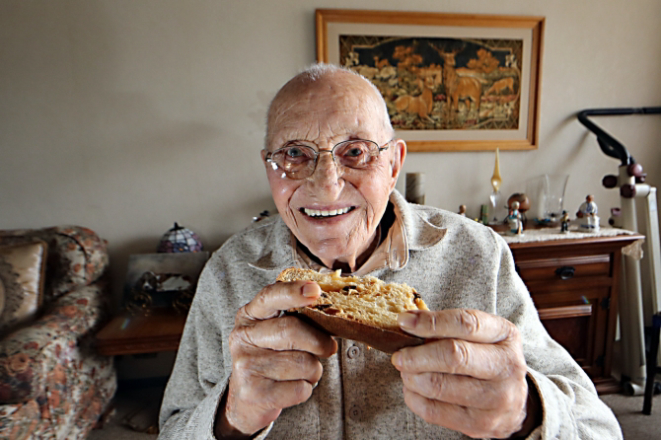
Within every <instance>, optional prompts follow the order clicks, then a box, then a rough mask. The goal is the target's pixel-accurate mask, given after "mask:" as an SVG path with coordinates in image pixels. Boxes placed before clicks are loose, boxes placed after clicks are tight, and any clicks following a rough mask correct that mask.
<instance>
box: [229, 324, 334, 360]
mask: <svg viewBox="0 0 661 440" xmlns="http://www.w3.org/2000/svg"><path fill="white" fill-rule="evenodd" d="M230 339H231V340H232V341H231V345H232V346H234V342H235V341H233V340H234V339H240V340H241V341H242V342H244V343H246V344H248V345H251V346H255V347H260V348H265V349H270V350H275V351H283V350H302V351H307V352H310V353H312V354H315V355H317V356H319V357H324V358H326V357H330V356H332V355H333V354H335V352H337V342H335V340H334V339H333V338H331V337H330V336H329V335H328V334H327V333H325V332H323V331H321V330H318V329H316V328H314V327H312V326H310V325H308V324H306V323H304V322H303V321H301V320H300V319H299V318H297V317H296V316H283V317H282V318H278V319H268V320H265V321H260V322H257V323H255V324H254V325H250V326H244V327H238V328H236V329H235V331H234V332H233V333H232V334H231V335H230Z"/></svg>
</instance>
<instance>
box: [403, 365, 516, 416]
mask: <svg viewBox="0 0 661 440" xmlns="http://www.w3.org/2000/svg"><path fill="white" fill-rule="evenodd" d="M401 376H402V382H403V383H404V386H405V387H406V388H407V389H408V390H409V391H413V392H415V393H417V394H419V395H421V396H422V397H426V398H427V399H431V400H438V401H442V402H445V403H450V404H453V405H460V406H465V407H472V408H479V409H485V410H487V409H492V408H517V407H519V406H521V405H522V404H523V403H524V399H523V397H522V396H527V393H528V388H527V384H526V382H525V381H524V382H522V383H521V387H522V388H524V389H523V390H521V389H514V388H512V387H511V385H510V384H508V383H507V382H505V381H484V380H480V379H474V378H472V377H468V376H457V375H450V374H443V373H420V374H415V373H402V375H401ZM521 387H519V388H521Z"/></svg>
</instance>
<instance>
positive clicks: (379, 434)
mask: <svg viewBox="0 0 661 440" xmlns="http://www.w3.org/2000/svg"><path fill="white" fill-rule="evenodd" d="M267 124H268V125H267V136H266V145H265V148H264V150H263V151H262V153H261V155H262V160H263V162H264V165H265V168H266V174H267V177H268V181H269V184H270V187H271V193H272V195H273V199H274V200H275V203H276V206H277V208H278V212H279V214H280V215H279V216H276V217H272V218H269V219H266V220H262V221H261V222H259V223H257V224H255V225H253V226H252V227H250V228H248V229H247V230H245V231H243V232H241V233H239V234H237V235H235V236H234V237H232V238H230V239H229V240H228V241H227V242H226V243H225V244H224V245H223V246H222V247H221V249H220V250H219V251H218V252H216V253H214V255H213V257H212V258H211V259H210V260H209V262H208V264H207V265H206V267H205V269H204V271H203V273H202V275H201V277H200V281H199V283H198V290H197V293H196V296H195V299H194V301H193V304H192V307H191V310H190V313H189V316H188V321H187V323H186V328H185V330H184V334H183V337H182V341H181V344H180V349H179V353H178V355H177V361H176V364H175V368H174V371H173V373H172V376H171V378H170V382H169V383H168V387H167V389H166V394H165V397H164V400H163V405H162V408H161V420H160V422H161V438H172V439H183V438H196V439H197V438H204V439H207V438H266V437H268V438H283V439H285V438H287V439H289V438H322V439H343V438H347V439H361V438H378V439H391V438H397V439H406V438H411V439H413V438H439V439H440V438H443V439H445V438H448V439H450V438H452V439H454V438H464V437H465V436H469V437H474V438H475V437H480V438H483V437H487V438H523V437H529V438H549V439H550V438H562V439H569V438H581V439H588V438H591V439H618V438H621V432H620V429H619V426H618V424H617V421H616V420H615V417H614V416H613V414H612V413H611V412H610V410H609V409H608V408H607V407H606V406H605V405H604V404H603V403H602V402H601V401H600V400H599V398H598V397H597V395H596V392H595V390H594V387H593V385H592V383H591V382H590V380H589V378H588V377H587V376H586V375H585V373H584V372H583V371H582V370H581V368H580V367H579V366H578V365H577V364H576V363H575V362H574V361H573V360H572V359H571V357H570V356H569V355H568V354H567V352H566V351H564V349H562V348H561V347H560V346H559V345H558V344H556V343H555V342H554V341H553V340H551V339H550V338H549V336H548V334H547V333H546V331H545V330H544V328H543V327H542V325H541V323H540V321H539V318H538V316H537V313H536V311H535V308H534V306H533V304H532V301H531V299H530V295H529V294H528V292H527V290H526V288H525V286H524V284H523V282H522V281H521V279H520V278H519V277H518V275H517V274H516V272H515V270H514V263H513V260H512V256H511V254H510V252H509V249H508V247H507V245H506V244H505V242H504V241H503V240H502V239H501V238H500V237H499V236H498V235H497V234H495V233H494V232H493V231H491V230H490V229H489V228H486V227H483V226H481V225H479V224H477V223H475V222H472V221H471V220H467V219H466V218H465V217H463V216H459V215H456V214H453V213H450V212H446V211H442V210H440V209H436V208H433V207H428V206H420V205H412V204H409V203H407V202H406V201H405V200H404V199H403V197H402V196H401V195H400V194H399V193H398V192H397V191H395V190H394V188H395V184H396V182H397V177H398V175H399V173H400V171H401V167H402V164H403V162H404V159H405V157H406V144H405V142H404V141H402V140H401V139H397V138H396V137H395V135H394V131H393V129H392V127H391V125H390V121H389V119H388V113H387V108H386V105H385V102H384V101H383V99H382V98H381V95H380V94H379V92H378V90H376V89H375V88H374V86H373V85H372V84H371V83H370V82H369V81H368V80H366V79H365V78H363V77H361V76H359V75H357V74H355V73H353V72H350V71H347V70H343V69H341V68H338V67H333V66H328V65H315V66H313V67H311V68H309V69H308V70H306V71H305V72H303V73H301V74H299V75H297V76H296V77H294V78H293V79H292V80H290V81H289V82H288V83H287V84H285V86H283V88H282V89H281V90H280V91H279V92H278V93H277V95H276V97H275V98H274V100H273V102H272V103H271V106H270V108H269V112H268V121H267ZM292 266H296V267H302V268H311V269H316V270H321V271H324V270H326V271H328V270H334V269H341V270H342V272H343V273H346V274H349V273H351V274H355V275H365V274H370V275H374V276H377V277H379V278H381V279H383V280H384V281H386V282H399V283H407V284H409V285H411V286H414V287H415V288H416V290H418V291H419V292H420V293H421V294H422V296H423V298H424V300H425V302H426V303H427V304H428V305H429V308H430V310H431V311H430V312H422V311H420V312H416V313H403V314H400V316H399V324H400V326H401V328H402V329H403V330H404V331H406V332H409V333H412V334H414V335H417V336H420V337H422V338H425V343H424V344H422V345H420V346H417V347H408V348H404V349H402V350H400V351H398V352H396V353H395V354H394V355H392V356H389V355H387V354H385V353H382V352H379V351H377V350H369V347H366V346H365V345H364V344H362V343H359V342H356V341H350V340H342V339H338V340H335V339H333V338H331V337H330V336H329V335H328V334H326V333H324V332H322V331H320V330H318V329H316V328H314V327H311V326H309V325H308V324H306V323H305V322H303V321H301V320H299V319H298V318H297V317H296V316H290V315H288V314H284V313H283V312H284V311H286V310H289V309H291V308H295V307H303V306H306V305H309V304H312V303H314V302H315V301H316V299H317V298H318V297H319V296H320V294H321V290H320V288H319V286H318V285H317V284H315V283H313V282H302V281H299V282H290V283H275V279H276V277H277V275H278V274H279V273H280V271H282V270H283V269H285V268H288V267H292ZM521 335H525V338H523V337H522V336H521Z"/></svg>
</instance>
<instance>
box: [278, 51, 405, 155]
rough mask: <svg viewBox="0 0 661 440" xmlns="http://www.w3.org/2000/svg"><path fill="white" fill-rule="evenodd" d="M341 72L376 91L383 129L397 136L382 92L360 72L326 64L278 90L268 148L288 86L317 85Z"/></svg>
mask: <svg viewBox="0 0 661 440" xmlns="http://www.w3.org/2000/svg"><path fill="white" fill-rule="evenodd" d="M339 72H346V73H350V74H352V75H354V76H356V77H357V78H360V79H361V80H362V81H364V82H365V83H367V84H369V86H370V88H371V89H372V90H373V91H374V94H375V97H378V98H377V102H378V103H379V104H378V105H379V106H380V107H381V109H380V110H381V114H382V115H383V116H384V118H383V128H384V130H385V131H386V133H389V135H390V137H393V136H394V135H395V130H393V128H392V124H391V123H390V117H389V116H388V106H387V105H386V101H385V100H384V99H383V96H382V95H381V92H380V91H379V89H378V88H377V87H376V86H375V85H374V84H373V83H372V81H370V80H369V79H367V78H365V77H364V76H363V75H361V74H360V73H358V72H354V71H353V70H351V69H347V68H344V67H340V66H337V65H335V64H326V63H314V64H312V65H310V66H308V67H306V68H305V69H303V70H302V71H301V72H300V73H299V74H298V75H296V76H295V77H293V78H292V79H290V80H289V81H287V83H286V84H285V85H284V86H282V87H281V88H280V90H278V93H276V95H275V97H274V98H273V100H272V101H271V103H270V104H269V108H268V112H267V114H266V115H267V116H266V139H265V141H266V146H267V147H268V145H269V141H270V139H271V131H272V129H273V128H272V127H271V121H272V119H273V116H274V115H273V114H272V113H273V111H274V110H275V108H276V107H277V106H275V105H274V104H276V103H278V102H279V101H280V100H282V99H283V95H286V94H287V93H288V88H289V87H288V86H290V85H292V84H296V85H309V84H313V83H316V82H317V81H319V80H321V79H323V78H325V77H327V76H330V75H334V74H336V73H339Z"/></svg>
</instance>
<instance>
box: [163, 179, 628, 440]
mask: <svg viewBox="0 0 661 440" xmlns="http://www.w3.org/2000/svg"><path fill="white" fill-rule="evenodd" d="M391 202H393V204H394V205H395V208H396V209H395V211H396V213H397V216H398V217H399V219H400V220H401V221H402V224H403V227H404V231H405V238H406V245H407V247H408V252H409V259H408V262H407V263H406V264H405V265H404V267H401V268H398V269H396V270H393V269H390V268H389V267H387V265H385V266H386V267H383V268H381V269H377V270H374V271H372V272H371V273H370V274H371V275H374V276H377V277H379V278H381V279H383V280H384V281H386V282H398V283H407V284H409V285H411V286H413V287H415V288H416V290H417V291H418V292H420V293H421V294H422V295H423V298H424V300H425V302H426V303H427V304H428V306H429V308H430V309H431V310H440V309H447V308H472V309H480V310H483V311H486V312H489V313H493V314H496V315H500V316H503V317H505V318H507V319H508V320H510V321H512V322H513V323H514V324H516V326H517V327H518V328H519V331H520V332H521V334H522V336H523V350H524V354H525V358H526V362H527V365H528V374H529V377H530V378H531V380H532V382H533V383H534V385H535V386H536V388H537V391H538V392H539V395H540V397H541V400H542V406H543V411H544V415H543V423H542V426H540V427H539V428H537V429H536V430H535V431H534V432H533V433H532V434H531V435H530V436H529V438H532V439H538V438H543V439H556V438H557V439H595V440H596V439H599V440H604V439H620V438H622V434H621V431H620V428H619V425H618V423H617V420H616V419H615V417H614V415H613V413H612V412H611V411H610V409H608V407H606V406H605V405H604V404H603V403H602V402H601V400H599V398H598V397H597V394H596V392H595V389H594V386H593V384H592V382H591V381H590V379H589V378H588V377H587V376H586V375H585V373H584V372H583V370H582V369H581V368H580V367H579V366H578V365H577V364H576V363H575V362H574V361H573V360H572V358H571V357H570V356H569V354H568V353H567V352H566V351H565V350H564V349H563V348H562V347H560V346H559V345H558V344H557V343H556V342H555V341H553V340H552V339H551V338H550V337H549V336H548V334H547V333H546V331H545V329H544V327H543V326H542V324H541V322H540V321H539V317H538V315H537V311H536V310H535V307H534V305H533V303H532V300H531V298H530V295H529V294H528V291H527V289H526V287H525V285H524V284H523V282H522V281H521V279H520V278H519V276H518V275H517V274H516V272H515V270H514V263H513V260H512V256H511V253H510V251H509V248H508V247H507V244H506V243H505V242H504V240H503V239H502V238H501V237H500V236H498V235H497V234H495V233H494V232H493V231H492V230H491V229H489V228H486V227H484V226H481V225H479V224H478V223H476V222H474V221H472V220H469V219H466V218H464V217H461V216H459V215H456V214H453V213H449V212H446V211H442V210H440V209H436V208H432V207H428V206H419V205H411V204H408V203H407V202H406V201H405V200H404V199H403V197H402V196H401V195H400V194H399V193H397V192H394V193H393V194H392V196H391ZM296 265H300V259H298V258H297V257H296V249H295V241H294V240H293V236H292V234H291V232H290V231H289V229H288V228H287V226H286V225H285V224H284V222H283V221H282V219H280V218H279V217H277V216H276V217H272V218H269V219H266V220H262V221H261V222H259V223H256V224H254V225H253V226H252V227H250V228H248V229H246V230H245V231H243V232H240V233H238V234H236V235H234V236H233V237H231V238H230V239H229V240H228V241H227V242H226V243H225V244H224V245H223V246H222V247H221V248H220V249H219V250H218V251H217V252H215V253H214V255H213V256H212V258H211V259H210V260H209V262H208V263H207V265H206V267H205V269H204V271H203V272H202V275H201V277H200V280H199V283H198V289H197V293H196V295H195V299H194V301H193V304H192V307H191V310H190V312H189V315H188V320H187V323H186V328H185V330H184V334H183V337H182V340H181V345H180V348H179V352H178V354H177V360H176V364H175V367H174V371H173V372H172V376H171V377H170V381H169V383H168V386H167V389H166V392H165V397H164V400H163V404H162V407H161V413H160V428H161V434H160V436H159V438H162V439H177V440H181V439H212V438H214V436H213V426H214V419H215V414H216V411H217V408H218V404H219V401H220V398H221V396H222V394H223V392H224V390H225V387H226V385H227V382H228V379H229V375H230V373H231V357H230V352H229V346H228V335H229V333H230V332H231V331H232V328H233V325H234V316H235V314H236V312H237V310H238V309H239V308H240V307H241V306H243V305H244V304H246V303H247V302H249V301H250V300H251V299H252V298H253V297H254V296H255V294H256V293H257V292H259V290H260V289H262V288H263V287H264V286H266V285H267V284H270V283H273V282H275V279H276V276H277V275H278V274H279V273H280V271H281V270H283V269H285V268H287V267H291V266H296ZM321 362H322V365H323V368H324V373H323V376H322V379H321V381H320V382H319V385H318V386H317V388H316V389H315V390H314V392H313V394H312V397H311V398H310V399H309V400H308V401H307V402H305V403H303V404H301V405H298V406H295V407H292V408H288V409H285V410H284V411H283V412H282V413H281V415H280V417H279V418H278V419H277V420H276V421H275V422H274V423H272V424H271V425H270V426H269V427H267V428H266V429H265V430H263V431H262V432H261V433H260V434H259V438H265V437H267V438H278V439H312V438H315V439H367V438H369V439H461V438H467V437H465V436H463V435H462V434H461V433H458V432H455V431H451V430H448V429H445V428H442V427H439V426H434V425H430V424H428V423H426V422H425V421H424V420H422V419H421V418H419V417H418V416H416V415H415V414H413V413H412V412H411V411H410V410H409V409H408V407H407V406H406V405H405V403H404V399H403V395H402V382H401V379H400V376H399V372H398V371H397V370H395V368H394V367H393V366H392V364H391V363H390V356H388V355H386V354H384V353H382V352H379V351H377V350H369V349H368V348H367V347H366V346H365V345H363V344H361V343H359V342H355V341H348V340H341V341H340V344H339V351H338V353H337V354H336V355H334V356H332V357H331V358H329V359H324V360H322V361H321Z"/></svg>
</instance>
